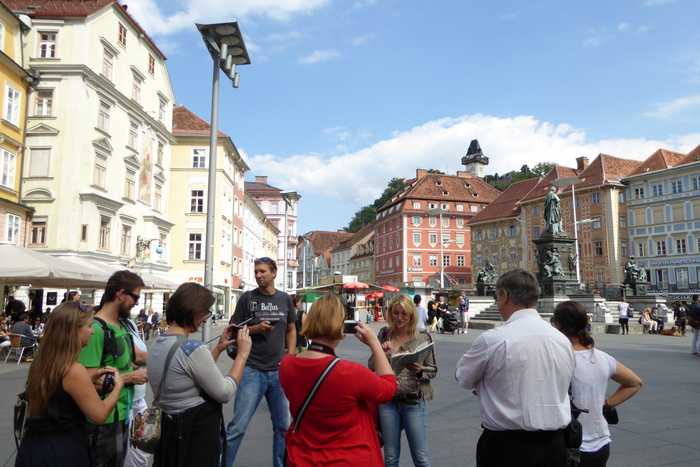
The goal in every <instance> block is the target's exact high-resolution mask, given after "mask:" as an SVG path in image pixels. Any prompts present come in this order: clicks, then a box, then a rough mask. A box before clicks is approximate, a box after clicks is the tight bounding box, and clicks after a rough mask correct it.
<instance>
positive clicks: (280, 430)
mask: <svg viewBox="0 0 700 467" xmlns="http://www.w3.org/2000/svg"><path fill="white" fill-rule="evenodd" d="M263 396H265V399H266V400H267V407H268V408H269V409H270V418H271V419H272V430H273V440H272V465H273V466H274V467H283V465H284V451H285V446H284V434H285V432H286V431H287V428H289V424H290V423H291V421H290V419H291V417H290V415H289V402H287V398H286V397H285V396H284V392H283V391H282V387H281V386H280V380H279V372H277V371H258V370H254V369H253V368H248V367H246V369H245V370H244V371H243V378H241V384H240V385H239V386H238V391H237V392H236V401H235V402H234V405H233V420H231V423H229V424H228V426H227V427H226V443H227V444H226V450H227V452H226V467H232V466H233V463H234V461H235V460H236V453H238V448H239V447H240V446H241V441H243V435H244V434H245V432H246V430H247V429H248V424H249V423H250V420H251V419H252V418H253V414H255V411H256V410H257V408H258V405H260V401H261V400H262V398H263Z"/></svg>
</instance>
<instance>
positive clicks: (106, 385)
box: [102, 373, 114, 394]
mask: <svg viewBox="0 0 700 467" xmlns="http://www.w3.org/2000/svg"><path fill="white" fill-rule="evenodd" d="M112 389H114V373H107V374H106V375H105V379H104V381H102V392H103V393H105V394H107V393H108V392H110V391H111V390H112Z"/></svg>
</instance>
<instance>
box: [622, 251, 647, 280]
mask: <svg viewBox="0 0 700 467" xmlns="http://www.w3.org/2000/svg"><path fill="white" fill-rule="evenodd" d="M625 282H647V272H646V271H645V270H644V268H643V267H641V266H637V263H636V262H635V260H634V256H630V259H629V260H627V264H625Z"/></svg>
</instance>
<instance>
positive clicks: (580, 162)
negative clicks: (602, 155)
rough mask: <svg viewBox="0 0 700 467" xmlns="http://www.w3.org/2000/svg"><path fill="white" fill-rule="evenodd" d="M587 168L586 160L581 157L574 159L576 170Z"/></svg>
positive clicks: (584, 157)
mask: <svg viewBox="0 0 700 467" xmlns="http://www.w3.org/2000/svg"><path fill="white" fill-rule="evenodd" d="M587 168H588V158H587V157H586V156H581V157H577V158H576V170H586V169H587Z"/></svg>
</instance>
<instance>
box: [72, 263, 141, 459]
mask: <svg viewBox="0 0 700 467" xmlns="http://www.w3.org/2000/svg"><path fill="white" fill-rule="evenodd" d="M143 286H144V283H143V280H142V279H141V277H139V276H138V275H136V274H134V273H133V272H131V271H117V272H115V273H114V274H112V277H110V278H109V280H108V281H107V285H106V286H105V293H104V295H103V296H102V302H101V303H100V306H99V307H97V308H96V310H97V313H95V322H94V323H93V324H92V327H93V329H94V330H95V333H94V334H93V335H92V337H91V338H90V343H89V344H88V345H87V347H84V348H83V351H82V354H81V356H80V363H82V364H83V365H84V366H85V368H87V370H88V372H89V373H90V374H94V373H97V371H98V370H99V369H100V368H103V367H110V368H114V369H116V370H117V371H119V373H120V374H121V375H122V377H123V378H124V383H125V384H124V388H123V389H122V391H121V393H120V394H119V401H118V402H117V406H116V407H115V409H114V412H112V414H111V415H110V416H109V418H108V419H107V422H106V423H105V424H104V425H95V424H92V423H88V424H87V425H88V427H87V431H88V445H89V449H90V461H91V465H92V466H93V467H94V466H120V467H121V466H123V465H124V456H125V455H126V443H127V441H128V439H129V430H128V426H129V412H130V411H131V401H133V399H134V385H135V384H144V383H146V382H148V376H147V374H146V370H145V369H141V370H137V371H134V365H136V366H142V365H145V364H146V357H147V356H148V354H147V353H146V352H143V351H141V350H140V349H139V348H138V347H134V346H133V341H132V340H131V339H130V335H129V328H128V325H127V324H126V320H127V319H128V318H129V317H130V315H131V309H132V308H133V307H134V305H136V304H137V303H138V301H139V298H140V296H139V294H140V293H141V287H143ZM103 381H104V377H103V378H101V379H100V383H103ZM127 386H128V387H127ZM102 389H103V388H102V384H100V385H99V386H98V390H99V391H100V392H102ZM108 392H109V391H108ZM88 421H89V420H88Z"/></svg>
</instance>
